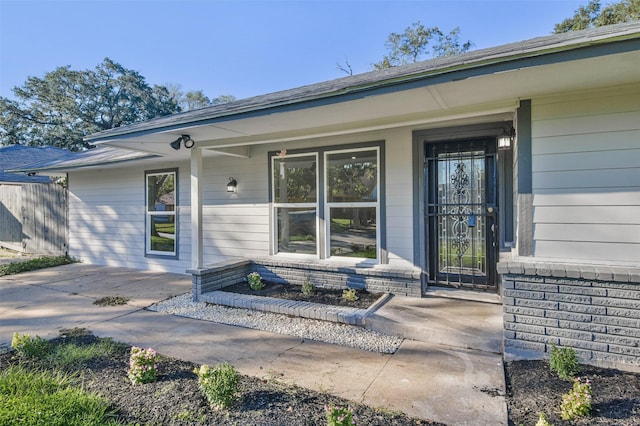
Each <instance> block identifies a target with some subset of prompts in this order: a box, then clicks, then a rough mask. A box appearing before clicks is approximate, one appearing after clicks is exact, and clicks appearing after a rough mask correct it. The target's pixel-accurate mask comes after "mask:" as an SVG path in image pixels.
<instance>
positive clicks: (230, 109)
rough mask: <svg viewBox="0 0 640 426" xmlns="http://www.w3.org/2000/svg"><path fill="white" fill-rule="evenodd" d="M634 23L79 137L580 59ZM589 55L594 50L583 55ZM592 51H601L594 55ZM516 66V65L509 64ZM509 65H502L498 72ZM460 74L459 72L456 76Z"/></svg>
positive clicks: (629, 33)
mask: <svg viewBox="0 0 640 426" xmlns="http://www.w3.org/2000/svg"><path fill="white" fill-rule="evenodd" d="M638 39H640V22H631V23H624V24H617V25H609V26H604V27H598V28H594V29H589V30H583V31H571V32H567V33H561V34H554V35H550V36H546V37H537V38H533V39H530V40H525V41H521V42H515V43H509V44H505V45H502V46H498V47H492V48H487V49H480V50H475V51H471V52H467V53H463V54H460V55H454V56H447V57H439V58H434V59H430V60H427V61H422V62H416V63H414V64H409V65H403V66H398V67H392V68H387V69H383V70H376V71H371V72H367V73H363V74H358V75H353V76H349V77H343V78H339V79H336V80H331V81H327V82H322V83H318V84H312V85H309V86H303V87H299V88H295V89H290V90H285V91H281V92H276V93H271V94H267V95H262V96H255V97H251V98H247V99H241V100H238V101H234V102H229V103H226V104H221V105H215V106H211V107H205V108H201V109H198V110H193V111H187V112H184V113H178V114H173V115H169V116H164V117H160V118H156V119H152V120H147V121H143V122H140V123H135V124H131V125H128V126H122V127H118V128H114V129H110V130H105V131H102V132H99V133H94V134H92V135H89V136H87V137H86V138H85V141H89V142H100V141H103V140H104V141H106V140H110V139H114V138H118V137H125V136H126V135H132V134H143V133H148V132H156V131H158V130H161V129H162V130H175V129H179V128H182V127H184V126H186V125H192V124H206V123H215V122H217V121H225V120H230V119H233V118H241V117H246V116H253V115H262V114H269V113H272V112H273V109H277V110H278V111H287V110H289V109H295V108H296V105H300V104H304V103H309V102H316V103H317V102H318V101H320V102H324V103H331V102H341V101H344V100H352V99H357V98H361V97H365V96H370V95H371V94H372V91H373V92H377V93H384V91H385V90H397V86H399V85H401V84H411V83H412V82H416V81H423V82H424V81H425V80H429V79H434V78H437V77H440V76H442V75H447V80H448V81H455V80H457V79H463V78H469V77H473V76H474V75H473V74H470V75H464V73H465V72H468V71H469V70H474V69H481V68H483V67H486V66H489V65H496V64H507V63H509V62H513V61H516V60H521V59H523V58H530V59H534V60H535V59H536V58H542V57H545V59H544V60H542V59H540V64H544V63H545V62H544V61H548V62H549V63H553V62H554V61H558V60H570V59H577V58H580V56H579V54H577V53H576V52H575V51H576V50H578V49H580V48H583V47H594V46H599V45H603V44H609V43H611V42H614V41H626V40H632V42H634V45H633V46H629V47H627V49H628V50H637V49H638ZM564 52H572V55H569V57H564V58H548V57H549V56H551V55H553V54H556V53H564ZM589 54H591V55H593V54H594V53H593V52H591V53H589ZM595 54H603V53H602V52H600V53H597V52H596V53H595ZM514 66H516V67H517V66H519V65H514ZM508 69H510V68H509V67H508V66H507V67H505V69H504V70H503V71H506V70H508ZM461 74H462V75H461ZM381 91H382V92H381Z"/></svg>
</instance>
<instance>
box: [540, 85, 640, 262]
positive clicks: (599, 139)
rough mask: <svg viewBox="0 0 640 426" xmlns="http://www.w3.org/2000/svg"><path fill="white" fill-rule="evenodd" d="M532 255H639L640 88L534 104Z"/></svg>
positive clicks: (623, 258) (621, 258)
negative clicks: (533, 251) (533, 249)
mask: <svg viewBox="0 0 640 426" xmlns="http://www.w3.org/2000/svg"><path fill="white" fill-rule="evenodd" d="M532 136H533V145H532V154H533V158H532V172H533V193H534V201H533V204H534V211H533V222H534V239H535V255H536V256H538V257H548V258H563V259H580V260H594V261H605V262H608V261H613V262H635V263H637V262H638V259H640V88H638V87H630V88H629V87H628V88H624V89H620V90H617V89H616V90H610V91H606V92H599V93H594V94H591V95H585V96H581V97H579V98H578V97H575V98H573V99H571V98H569V99H566V98H565V99H548V100H539V101H534V102H533V108H532Z"/></svg>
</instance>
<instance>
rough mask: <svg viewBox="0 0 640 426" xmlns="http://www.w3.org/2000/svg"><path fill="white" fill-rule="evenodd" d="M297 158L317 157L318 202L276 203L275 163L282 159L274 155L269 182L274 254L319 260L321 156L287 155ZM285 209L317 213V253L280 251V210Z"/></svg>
mask: <svg viewBox="0 0 640 426" xmlns="http://www.w3.org/2000/svg"><path fill="white" fill-rule="evenodd" d="M296 157H298V158H299V157H315V164H316V188H315V189H316V201H315V202H312V203H288V202H287V203H282V202H276V201H275V199H276V182H275V179H274V174H275V163H276V161H277V160H279V159H282V158H283V157H280V156H279V155H272V156H271V158H270V162H269V180H270V181H271V182H270V196H269V200H270V203H271V209H270V211H271V217H272V219H271V220H270V222H271V223H270V226H271V228H272V229H273V231H272V232H271V236H272V247H271V249H272V253H273V254H276V255H282V256H299V257H312V258H317V257H318V256H319V254H320V226H319V222H320V220H319V216H320V215H319V212H320V165H319V163H318V159H319V157H320V155H319V154H318V152H316V151H308V152H300V153H294V154H287V155H286V157H285V158H296ZM283 208H290V209H294V208H313V209H315V211H316V214H315V229H316V252H315V253H292V252H285V251H282V252H281V251H279V244H278V231H279V230H278V209H283Z"/></svg>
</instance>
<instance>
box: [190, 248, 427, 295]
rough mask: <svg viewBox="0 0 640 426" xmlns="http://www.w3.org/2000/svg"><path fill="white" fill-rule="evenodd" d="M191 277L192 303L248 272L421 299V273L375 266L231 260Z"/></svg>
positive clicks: (283, 280) (292, 281)
mask: <svg viewBox="0 0 640 426" xmlns="http://www.w3.org/2000/svg"><path fill="white" fill-rule="evenodd" d="M187 272H189V273H190V274H192V288H193V297H194V300H198V296H199V295H200V294H203V293H207V292H210V291H214V290H219V289H221V288H223V287H226V286H228V285H231V284H235V283H238V282H241V281H243V280H245V279H246V276H247V275H248V274H249V273H251V272H258V273H259V274H260V276H261V277H262V278H263V279H264V280H266V281H272V282H281V283H289V284H297V285H302V283H304V281H305V280H307V279H309V280H311V282H312V283H313V284H314V285H315V286H316V287H324V288H338V289H341V288H365V289H367V290H369V291H372V292H383V293H393V294H396V295H399V296H414V297H420V296H421V295H422V292H421V284H420V270H419V269H410V270H407V269H395V268H390V267H387V266H380V265H376V266H373V267H354V266H350V265H349V266H346V265H339V264H335V263H327V262H321V261H292V260H281V259H273V258H264V259H262V258H261V259H253V260H251V261H250V260H246V259H242V260H234V261H228V262H222V263H219V264H216V265H213V266H211V267H207V268H204V269H198V270H189V271H187Z"/></svg>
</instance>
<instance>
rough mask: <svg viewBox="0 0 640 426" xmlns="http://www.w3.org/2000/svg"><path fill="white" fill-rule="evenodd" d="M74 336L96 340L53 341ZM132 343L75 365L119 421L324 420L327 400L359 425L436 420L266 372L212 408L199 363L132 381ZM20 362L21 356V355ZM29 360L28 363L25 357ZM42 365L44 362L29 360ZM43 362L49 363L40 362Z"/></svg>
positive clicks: (171, 365)
mask: <svg viewBox="0 0 640 426" xmlns="http://www.w3.org/2000/svg"><path fill="white" fill-rule="evenodd" d="M62 341H67V342H69V341H72V342H74V343H76V344H78V345H80V344H91V343H94V342H96V341H97V338H96V337H94V336H77V337H67V338H57V339H54V340H53V341H52V342H54V344H59V343H60V342H62ZM129 351H130V347H129V346H126V345H120V346H119V348H118V350H117V353H116V354H115V355H113V356H110V357H103V358H98V359H93V360H91V361H89V362H87V363H86V364H84V365H82V366H80V367H79V368H78V369H74V370H75V371H79V372H80V378H79V379H78V382H79V383H81V384H82V386H84V388H85V389H86V390H89V391H92V392H96V393H98V394H101V395H102V396H103V397H106V398H107V399H108V400H109V401H111V402H112V404H113V408H114V409H115V410H116V411H117V416H116V419H117V420H119V421H120V422H122V423H123V424H140V425H176V426H177V425H264V426H267V425H291V426H295V425H300V426H309V425H325V424H326V418H325V412H324V405H325V404H333V405H338V406H348V405H350V406H351V407H353V408H354V411H355V413H356V415H357V416H358V424H359V425H380V426H382V425H437V424H439V423H431V422H428V421H424V420H417V419H411V418H409V417H407V416H406V415H404V414H402V413H394V412H389V411H385V410H382V411H381V410H376V409H373V408H370V407H367V406H365V405H361V404H355V403H352V402H350V401H347V400H345V399H342V398H338V397H335V396H331V395H329V394H326V393H320V392H314V391H311V390H308V389H304V388H301V387H297V386H290V385H286V384H283V383H281V382H279V381H278V380H276V379H273V378H270V379H266V380H262V379H258V378H253V377H248V376H242V379H241V382H240V383H241V385H240V387H241V395H240V398H239V400H238V401H237V403H236V404H235V405H234V406H233V407H231V408H230V409H229V410H223V411H213V410H211V409H210V408H209V406H208V405H207V402H206V400H205V399H204V397H203V396H202V394H201V393H200V390H199V389H198V382H197V376H196V375H195V374H194V373H193V370H194V368H196V367H197V365H195V364H193V363H190V362H185V361H181V360H178V359H173V358H168V357H162V358H161V360H160V362H159V365H158V370H159V372H160V376H159V380H158V381H157V382H156V383H149V384H144V385H132V384H131V383H130V382H129V380H128V379H127V375H126V369H127V365H128V361H129ZM17 362H18V360H17V359H16V357H15V352H13V351H11V352H7V353H4V354H0V366H1V368H2V369H4V368H6V367H7V366H8V365H9V364H13V363H17ZM23 362H24V361H23ZM28 364H29V363H28ZM30 364H31V366H33V367H42V366H43V364H42V363H34V362H31V363H30ZM44 367H45V368H46V367H47V365H46V364H44Z"/></svg>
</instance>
